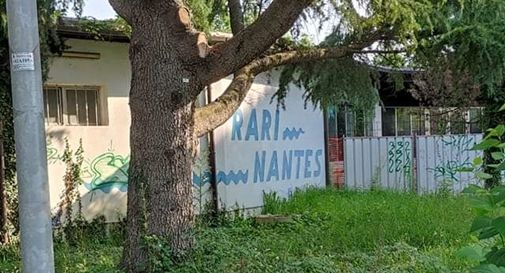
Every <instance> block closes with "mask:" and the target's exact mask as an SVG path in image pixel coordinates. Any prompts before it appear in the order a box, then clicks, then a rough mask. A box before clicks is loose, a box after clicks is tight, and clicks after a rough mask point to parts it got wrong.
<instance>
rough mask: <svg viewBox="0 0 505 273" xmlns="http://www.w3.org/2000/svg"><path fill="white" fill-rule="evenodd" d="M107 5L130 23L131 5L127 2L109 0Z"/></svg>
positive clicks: (124, 0)
mask: <svg viewBox="0 0 505 273" xmlns="http://www.w3.org/2000/svg"><path fill="white" fill-rule="evenodd" d="M109 3H110V5H111V6H112V8H113V9H114V10H115V11H116V13H117V14H119V16H121V17H122V18H123V19H125V20H126V21H127V22H129V23H130V22H131V19H132V12H131V3H130V2H129V1H128V0H109Z"/></svg>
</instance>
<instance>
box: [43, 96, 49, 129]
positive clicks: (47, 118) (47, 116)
mask: <svg viewBox="0 0 505 273" xmlns="http://www.w3.org/2000/svg"><path fill="white" fill-rule="evenodd" d="M43 95H45V96H46V114H45V118H46V124H47V125H48V126H49V94H48V91H47V88H44V94H43Z"/></svg>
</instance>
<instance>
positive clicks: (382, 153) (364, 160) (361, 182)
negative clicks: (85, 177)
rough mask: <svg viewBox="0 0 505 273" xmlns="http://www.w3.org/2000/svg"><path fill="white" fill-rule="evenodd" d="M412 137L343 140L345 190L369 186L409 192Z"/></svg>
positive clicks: (411, 180)
mask: <svg viewBox="0 0 505 273" xmlns="http://www.w3.org/2000/svg"><path fill="white" fill-rule="evenodd" d="M413 147H414V145H413V139H412V137H409V136H407V137H380V138H346V139H345V140H344V165H345V181H346V187H348V188H351V189H370V188H371V187H372V186H374V185H376V186H380V187H382V188H389V189H396V190H410V189H411V188H412V183H413V181H414V180H413V173H414V172H413V160H412V158H413Z"/></svg>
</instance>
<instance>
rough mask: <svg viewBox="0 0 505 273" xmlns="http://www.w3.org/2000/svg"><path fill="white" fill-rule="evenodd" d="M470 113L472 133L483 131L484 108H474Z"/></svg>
mask: <svg viewBox="0 0 505 273" xmlns="http://www.w3.org/2000/svg"><path fill="white" fill-rule="evenodd" d="M469 115H470V133H472V134H475V133H482V124H481V118H482V109H481V108H472V109H470V111H469Z"/></svg>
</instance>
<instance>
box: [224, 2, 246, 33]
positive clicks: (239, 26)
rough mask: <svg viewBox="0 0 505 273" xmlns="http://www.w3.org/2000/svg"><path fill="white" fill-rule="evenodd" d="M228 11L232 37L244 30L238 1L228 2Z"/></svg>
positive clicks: (240, 5)
mask: <svg viewBox="0 0 505 273" xmlns="http://www.w3.org/2000/svg"><path fill="white" fill-rule="evenodd" d="M228 10H229V12H230V24H231V31H232V33H233V35H237V33H239V32H241V31H242V30H243V29H244V27H245V26H244V14H243V12H242V4H241V3H240V0H228Z"/></svg>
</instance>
